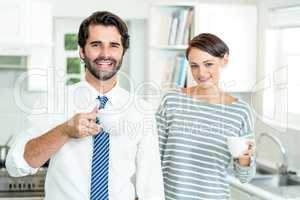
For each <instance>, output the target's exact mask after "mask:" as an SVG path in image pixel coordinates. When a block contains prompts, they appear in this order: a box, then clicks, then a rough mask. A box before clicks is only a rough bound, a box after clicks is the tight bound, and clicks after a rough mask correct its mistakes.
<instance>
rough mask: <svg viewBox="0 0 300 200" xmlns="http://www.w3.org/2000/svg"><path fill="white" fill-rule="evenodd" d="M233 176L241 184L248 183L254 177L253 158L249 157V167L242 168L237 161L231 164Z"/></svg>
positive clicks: (254, 164) (254, 162) (254, 165)
mask: <svg viewBox="0 0 300 200" xmlns="http://www.w3.org/2000/svg"><path fill="white" fill-rule="evenodd" d="M233 166H234V172H235V176H236V177H237V178H238V179H239V180H240V181H241V183H248V182H249V181H250V180H251V179H252V178H253V177H254V176H255V171H256V170H255V169H256V160H255V156H251V158H250V165H249V166H243V165H241V164H240V163H239V161H238V159H236V160H234V162H233Z"/></svg>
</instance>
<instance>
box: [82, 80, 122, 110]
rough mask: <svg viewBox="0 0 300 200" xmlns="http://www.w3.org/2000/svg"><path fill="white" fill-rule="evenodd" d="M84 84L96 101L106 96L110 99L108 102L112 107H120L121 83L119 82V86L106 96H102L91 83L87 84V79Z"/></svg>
mask: <svg viewBox="0 0 300 200" xmlns="http://www.w3.org/2000/svg"><path fill="white" fill-rule="evenodd" d="M83 82H84V84H85V85H86V86H87V87H88V89H89V91H90V94H91V95H92V96H93V97H95V99H96V98H97V97H98V96H106V97H107V98H108V102H109V103H110V104H111V105H112V106H116V105H118V100H119V98H120V97H119V96H118V94H119V91H120V86H119V83H118V82H117V84H116V85H115V86H114V87H113V88H112V89H111V90H109V91H108V92H106V93H105V94H102V93H100V92H98V91H97V90H96V89H95V88H94V87H93V86H92V85H91V84H90V83H89V82H87V80H86V79H84V81H83Z"/></svg>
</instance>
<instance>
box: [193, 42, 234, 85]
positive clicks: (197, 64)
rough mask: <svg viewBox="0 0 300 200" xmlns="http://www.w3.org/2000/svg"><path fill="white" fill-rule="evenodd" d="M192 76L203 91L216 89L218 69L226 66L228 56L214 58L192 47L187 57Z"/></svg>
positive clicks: (218, 77) (218, 76)
mask: <svg viewBox="0 0 300 200" xmlns="http://www.w3.org/2000/svg"><path fill="white" fill-rule="evenodd" d="M188 60H189V65H190V67H191V71H192V75H193V78H194V80H195V81H196V82H197V84H198V86H200V87H201V88H203V89H208V88H211V87H218V85H219V80H220V69H221V68H222V67H223V66H224V65H225V64H227V62H228V55H227V54H226V55H225V56H224V57H223V58H219V57H215V56H212V55H210V54H209V53H207V52H205V51H202V50H200V49H198V48H195V47H192V48H191V50H190V52H189V55H188Z"/></svg>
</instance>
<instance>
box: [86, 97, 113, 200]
mask: <svg viewBox="0 0 300 200" xmlns="http://www.w3.org/2000/svg"><path fill="white" fill-rule="evenodd" d="M97 99H98V100H99V101H100V106H99V109H102V108H104V106H105V104H106V102H107V100H108V99H107V97H106V96H102V97H100V96H98V97H97ZM96 123H97V124H99V119H98V117H97V118H96ZM108 167H109V134H108V133H107V132H105V131H103V132H101V133H99V134H97V135H96V136H95V137H94V147H93V160H92V177H91V195H90V199H91V200H108Z"/></svg>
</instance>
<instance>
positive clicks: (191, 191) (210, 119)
mask: <svg viewBox="0 0 300 200" xmlns="http://www.w3.org/2000/svg"><path fill="white" fill-rule="evenodd" d="M156 120H157V126H158V131H159V142H160V153H161V162H162V171H163V177H164V186H165V196H166V199H167V200H169V199H174V200H194V199H195V200H196V199H197V200H204V199H205V200H208V199H214V200H217V199H222V200H223V199H224V200H227V199H229V198H230V189H229V185H228V183H227V182H226V180H225V177H226V175H227V168H228V167H229V166H230V164H231V163H233V169H234V175H235V176H236V177H237V178H238V179H239V180H240V181H241V182H248V181H249V180H250V179H251V178H252V177H253V176H254V174H255V158H254V157H252V158H251V164H250V166H241V165H240V164H239V163H238V161H236V160H234V161H233V162H231V161H232V157H231V154H230V152H229V150H228V146H227V139H226V138H227V137H229V136H239V137H247V138H254V134H253V116H252V114H251V110H250V108H249V106H248V104H247V103H245V102H243V101H241V100H238V101H237V102H234V103H232V104H209V103H205V102H203V101H200V100H198V99H195V98H193V97H191V96H188V95H186V94H183V93H181V92H179V91H172V92H168V93H166V95H165V96H164V98H163V99H162V102H161V105H160V107H159V109H158V111H157V113H156Z"/></svg>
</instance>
